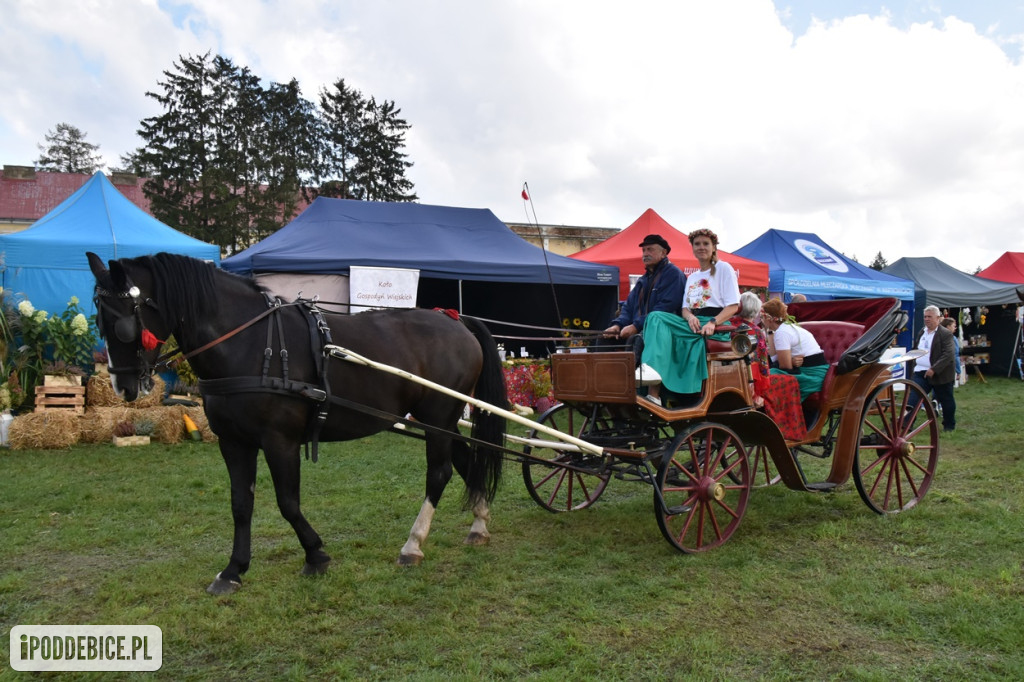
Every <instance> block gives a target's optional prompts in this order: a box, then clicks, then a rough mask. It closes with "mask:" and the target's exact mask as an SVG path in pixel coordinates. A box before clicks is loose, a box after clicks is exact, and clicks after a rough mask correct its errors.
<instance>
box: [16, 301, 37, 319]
mask: <svg viewBox="0 0 1024 682" xmlns="http://www.w3.org/2000/svg"><path fill="white" fill-rule="evenodd" d="M35 311H36V309H35V308H33V307H32V304H31V303H29V302H28V301H22V302H21V303H19V304H18V312H19V313H21V314H22V315H24V316H25V317H32V313H34V312H35Z"/></svg>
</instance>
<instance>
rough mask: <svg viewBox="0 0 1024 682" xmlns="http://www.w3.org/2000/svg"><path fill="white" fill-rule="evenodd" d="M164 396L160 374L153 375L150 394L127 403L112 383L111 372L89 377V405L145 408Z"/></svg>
mask: <svg viewBox="0 0 1024 682" xmlns="http://www.w3.org/2000/svg"><path fill="white" fill-rule="evenodd" d="M163 397H164V380H163V379H161V378H160V375H159V374H157V375H154V376H153V390H152V391H150V392H149V395H144V396H142V397H140V398H138V399H136V400H135V401H133V402H130V403H126V402H125V401H123V400H121V398H119V397H118V395H117V394H116V393H114V388H113V387H112V386H111V385H110V375H109V374H93V375H92V376H91V377H89V384H88V388H86V391H85V404H86V406H87V407H128V408H133V409H145V408H147V407H153V406H154V405H159V404H160V402H161V401H162V400H163Z"/></svg>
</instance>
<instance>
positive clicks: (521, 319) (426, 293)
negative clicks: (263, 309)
mask: <svg viewBox="0 0 1024 682" xmlns="http://www.w3.org/2000/svg"><path fill="white" fill-rule="evenodd" d="M353 265H358V266H368V267H385V268H409V269H414V270H419V272H420V281H419V292H418V296H417V301H416V304H417V305H418V306H419V307H444V308H455V309H458V310H459V311H461V312H463V313H466V314H468V315H476V316H479V317H484V318H488V319H492V320H501V321H504V322H513V323H519V324H531V325H541V326H546V327H558V326H560V324H561V319H559V317H558V315H559V314H560V315H562V316H565V317H569V318H580V319H581V320H587V321H589V322H590V323H591V324H592V325H593V326H594V327H595V328H603V327H597V325H603V324H605V323H606V322H607V321H608V320H610V319H611V318H612V317H613V315H614V312H615V305H616V304H617V302H618V281H619V273H618V268H616V267H614V266H608V265H598V264H594V263H587V262H584V261H578V260H574V259H572V258H566V257H564V256H558V255H555V254H551V253H546V252H545V251H543V250H541V249H540V248H538V247H536V246H533V245H532V244H530V243H529V242H527V241H525V240H523V239H521V238H520V237H519V236H517V235H516V234H515V233H514V232H512V230H510V229H509V228H508V226H507V225H505V223H503V222H501V221H500V220H498V218H497V217H496V216H495V215H494V214H493V213H492V212H491V211H490V210H488V209H472V208H455V207H450V206H430V205H424V204H416V203H391V202H376V201H353V200H349V199H328V198H324V197H318V198H317V199H316V200H315V201H314V202H313V203H312V204H311V205H310V206H309V207H308V208H307V209H306V210H305V211H303V212H302V213H301V214H300V215H299V216H297V217H296V218H295V219H294V220H292V221H291V222H290V223H288V224H287V225H285V226H284V227H282V228H281V229H280V230H278V231H277V232H275V233H274V234H272V235H270V236H269V237H267V238H266V239H264V240H263V241H261V242H259V243H258V244H255V245H253V246H251V247H249V248H248V249H246V250H244V251H241V252H240V253H238V254H236V255H234V256H231V257H230V258H225V259H224V262H223V263H222V267H223V268H224V269H225V270H228V271H230V272H235V273H238V274H243V275H259V274H260V273H315V274H319V275H348V273H349V267H350V266H353ZM553 296H556V297H557V307H556V306H555V302H554V300H553ZM556 310H557V311H558V312H557V313H556ZM495 331H496V333H500V332H506V331H507V332H508V333H509V334H515V335H533V336H538V335H539V336H551V335H552V334H551V332H544V333H542V334H536V333H531V332H529V331H526V330H516V331H514V332H513V331H511V330H509V329H500V330H495ZM513 345H514V347H516V348H518V346H519V345H520V344H519V343H518V342H516V343H514V344H513ZM530 348H531V354H535V353H537V352H539V350H540V348H539V346H538V345H537V344H530Z"/></svg>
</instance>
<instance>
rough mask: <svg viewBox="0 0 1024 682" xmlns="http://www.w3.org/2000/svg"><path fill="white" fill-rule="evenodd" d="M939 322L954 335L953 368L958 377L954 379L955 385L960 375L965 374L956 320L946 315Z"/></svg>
mask: <svg viewBox="0 0 1024 682" xmlns="http://www.w3.org/2000/svg"><path fill="white" fill-rule="evenodd" d="M939 324H941V325H942V326H943V327H945V328H946V329H948V330H949V333H950V334H952V335H953V370H954V371H955V372H956V379H954V381H953V385H954V387H955V386H956V383H957V382H958V381H960V377H961V376H963V374H962V372H963V366H962V365H961V364H960V337H959V336H958V335H957V333H956V320H954V319H953V318H952V317H944V318H942V322H940V323H939Z"/></svg>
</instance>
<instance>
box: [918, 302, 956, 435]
mask: <svg viewBox="0 0 1024 682" xmlns="http://www.w3.org/2000/svg"><path fill="white" fill-rule="evenodd" d="M941 319H942V314H941V313H940V312H939V309H938V308H937V307H935V306H933V305H930V306H928V307H927V308H925V309H924V329H922V330H921V331H920V332H919V333H918V335H917V344H916V345H915V347H916V348H919V349H921V350H926V351H928V353H927V354H926V355H923V356H921V357H920V358H918V359H917V363H916V366H915V367H914V383H916V384H917V385H918V386H920V387H921V388H922V389H924V393H925V395H928V394H932V395H934V396H935V400H937V401H938V403H939V406H941V407H942V430H943V431H953V430H954V429H956V400H954V399H953V383H954V379H955V378H956V368H955V366H954V363H955V361H956V349H955V347H954V345H953V334H952V332H950V331H949V330H948V329H946V328H945V327H943V326H942V325H940V324H939V321H940V320H941ZM917 402H919V401H916V402H913V403H912V404H911V405H910V407H911V408H913V407H917Z"/></svg>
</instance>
